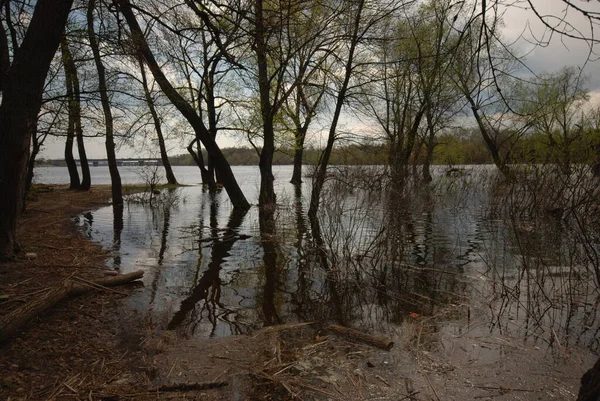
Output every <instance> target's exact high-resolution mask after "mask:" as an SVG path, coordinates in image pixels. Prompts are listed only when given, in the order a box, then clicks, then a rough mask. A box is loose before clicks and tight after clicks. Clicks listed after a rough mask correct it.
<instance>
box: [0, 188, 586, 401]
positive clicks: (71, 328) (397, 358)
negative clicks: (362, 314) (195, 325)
mask: <svg viewBox="0 0 600 401" xmlns="http://www.w3.org/2000/svg"><path fill="white" fill-rule="evenodd" d="M109 196H110V188H109V187H94V188H93V189H92V191H91V192H89V193H82V192H75V191H68V190H67V189H66V188H65V187H37V188H36V189H35V193H34V196H33V198H32V200H31V201H30V202H29V203H28V210H27V212H26V213H25V214H24V215H23V216H22V218H21V220H20V224H19V241H20V243H21V245H22V246H23V248H24V252H23V255H25V254H26V253H35V254H36V257H35V258H31V259H29V258H25V257H24V256H22V257H21V259H19V260H17V261H15V262H12V263H7V264H2V265H0V295H2V296H3V298H2V300H0V316H4V315H6V314H7V313H10V312H11V311H13V310H14V309H15V308H18V307H20V306H22V305H23V304H25V303H27V302H28V301H30V300H31V299H34V298H35V297H37V296H40V294H43V293H44V291H46V290H47V289H48V288H51V287H53V286H57V285H60V283H62V281H63V280H66V279H69V278H71V279H73V277H74V276H76V277H80V278H84V279H85V280H94V279H97V278H102V277H105V276H106V275H107V274H110V273H108V269H107V267H106V266H105V260H106V258H107V256H108V254H107V252H106V251H105V250H103V249H102V248H101V247H100V246H99V245H97V244H94V243H91V242H90V241H88V240H87V239H86V238H84V237H83V236H82V234H81V233H79V232H78V231H77V229H76V224H75V221H74V218H75V217H76V216H78V215H79V214H81V213H82V212H84V211H86V210H90V209H93V208H96V207H99V206H102V205H105V204H106V200H107V199H108V198H109ZM135 288H136V285H135V284H131V285H126V286H121V287H118V288H117V289H116V290H115V291H107V290H101V291H93V292H90V293H89V294H87V295H83V296H79V297H74V298H70V299H68V300H66V301H64V302H62V303H60V304H59V305H57V306H56V307H55V308H53V309H52V310H51V311H50V312H48V313H46V314H44V315H42V316H39V317H38V318H37V319H35V320H34V321H32V322H31V323H30V324H29V325H28V326H27V327H26V328H25V329H24V330H23V331H22V333H20V334H19V335H18V336H16V337H15V338H13V339H11V340H9V341H7V342H5V343H4V344H2V345H1V347H0V399H2V400H150V399H187V400H193V399H197V400H396V401H399V400H410V401H425V400H427V401H429V400H433V401H440V400H475V399H483V400H574V399H575V398H576V394H577V391H578V387H579V379H580V377H581V375H582V374H583V373H584V372H585V370H586V369H588V368H589V367H590V366H591V365H592V364H593V357H592V356H591V355H589V354H585V353H580V352H578V351H577V350H574V349H565V348H553V349H552V350H549V349H541V348H540V347H536V346H533V345H525V344H523V342H522V341H520V340H518V339H511V338H505V337H502V338H501V337H489V336H486V337H481V336H478V335H477V333H478V330H477V325H478V323H477V321H474V322H472V325H473V330H470V331H469V332H466V333H464V334H460V335H457V334H452V333H436V332H432V330H433V329H432V328H434V327H437V326H436V325H435V324H433V322H432V321H431V320H427V319H422V320H420V319H418V318H416V319H414V321H412V322H408V323H406V324H404V325H403V326H402V327H399V328H398V329H397V332H395V333H392V338H391V339H392V340H393V341H394V342H395V345H394V347H393V348H392V349H391V350H383V349H379V348H376V347H373V346H371V345H368V344H365V343H361V342H360V341H357V340H355V339H353V338H345V337H341V336H339V335H337V334H335V333H333V332H331V331H329V330H327V327H326V326H323V325H320V324H317V323H315V324H305V325H282V326H274V327H269V328H265V329H262V330H260V331H258V332H256V333H254V334H253V335H252V336H233V337H227V338H218V339H204V340H197V339H196V340H186V339H178V338H176V337H175V336H174V334H173V333H156V332H154V331H153V330H152V328H151V327H149V326H148V325H147V324H146V323H145V322H144V321H139V319H138V318H136V317H135V316H134V315H133V314H131V312H128V311H127V309H126V308H123V307H122V301H123V299H124V298H126V297H127V294H128V293H129V292H131V291H133V290H135ZM452 313H460V311H458V312H457V311H452ZM438 318H439V319H443V315H441V316H439V317H438ZM465 318H466V317H465ZM388 334H389V333H388Z"/></svg>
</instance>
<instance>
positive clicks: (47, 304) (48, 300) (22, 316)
mask: <svg viewBox="0 0 600 401" xmlns="http://www.w3.org/2000/svg"><path fill="white" fill-rule="evenodd" d="M143 275H144V272H143V271H142V270H138V271H136V272H132V273H128V274H123V275H120V276H116V277H110V278H104V279H102V280H98V281H94V282H85V280H82V281H84V282H81V281H79V282H78V281H76V280H75V279H68V280H65V281H64V282H63V283H62V284H61V285H59V286H56V287H54V288H51V289H49V290H48V291H46V292H45V293H44V294H42V295H39V296H36V297H35V298H33V299H32V300H31V301H29V302H27V303H25V304H24V305H22V306H20V307H18V308H16V309H15V310H13V311H11V312H9V313H8V314H7V315H5V316H3V317H1V318H0V343H2V342H4V341H6V340H8V339H9V338H11V337H13V336H14V335H15V334H17V333H18V332H19V331H20V330H21V329H22V328H23V327H24V326H25V325H26V324H27V323H28V322H29V321H31V320H32V319H34V318H35V317H37V316H38V315H40V314H42V313H44V312H46V311H48V310H50V309H52V307H54V305H56V304H57V303H59V302H60V301H62V300H63V299H65V298H68V297H72V296H76V295H82V294H85V293H86V292H90V291H93V290H97V289H102V288H104V287H114V286H116V285H121V284H126V283H129V282H131V281H134V280H137V279H139V278H142V276H143ZM79 280H81V279H79ZM106 289H107V290H108V288H106Z"/></svg>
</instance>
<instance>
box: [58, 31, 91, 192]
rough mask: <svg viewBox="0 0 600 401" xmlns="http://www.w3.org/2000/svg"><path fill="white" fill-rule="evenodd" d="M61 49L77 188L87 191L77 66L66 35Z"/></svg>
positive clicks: (87, 170)
mask: <svg viewBox="0 0 600 401" xmlns="http://www.w3.org/2000/svg"><path fill="white" fill-rule="evenodd" d="M61 50H62V53H63V64H64V68H65V76H66V82H67V92H69V88H70V93H67V96H68V98H69V123H70V124H69V128H70V129H72V130H73V131H74V134H75V138H76V139H77V152H78V153H79V163H80V165H81V184H79V186H78V189H80V190H83V191H88V190H89V189H90V187H91V186H92V179H91V176H90V166H89V164H88V160H87V154H86V151H85V144H84V142H83V127H82V126H81V89H80V87H79V76H78V74H77V66H76V65H75V61H74V60H73V55H72V53H71V50H70V49H69V43H68V41H67V38H66V36H64V37H63V39H62V40H61ZM71 122H72V128H71Z"/></svg>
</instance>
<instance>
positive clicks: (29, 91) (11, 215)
mask: <svg viewBox="0 0 600 401" xmlns="http://www.w3.org/2000/svg"><path fill="white" fill-rule="evenodd" d="M72 3H73V0H38V1H37V3H36V5H35V10H34V13H33V17H32V18H31V21H30V23H29V28H28V29H27V32H26V34H25V37H24V39H23V43H22V45H21V47H20V48H19V51H18V52H17V53H16V55H15V57H14V59H13V63H12V66H11V67H10V69H9V70H8V72H7V73H6V75H4V76H5V77H6V79H5V80H4V79H3V82H2V104H1V105H0V259H8V258H12V257H13V256H14V253H15V251H16V248H17V242H16V228H17V219H18V217H19V213H20V210H21V205H22V196H23V194H24V187H25V174H26V168H27V160H28V156H29V147H30V143H31V136H32V135H33V134H34V132H33V131H34V130H35V128H36V122H37V115H38V113H39V110H40V107H41V102H42V92H43V90H44V81H45V79H46V75H47V74H48V69H49V68H50V63H51V62H52V58H53V57H54V54H55V53H56V49H58V45H59V43H60V38H61V34H62V31H63V30H64V27H65V24H66V22H67V17H68V15H69V11H70V10H71V5H72ZM3 29H4V28H3V27H0V31H3ZM4 36H6V35H4ZM1 40H2V39H1V38H0V41H1ZM0 50H1V49H0ZM0 56H1V55H0ZM2 68H5V66H3V67H2ZM0 73H2V74H4V71H1V72H0Z"/></svg>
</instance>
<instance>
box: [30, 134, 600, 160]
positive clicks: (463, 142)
mask: <svg viewBox="0 0 600 401" xmlns="http://www.w3.org/2000/svg"><path fill="white" fill-rule="evenodd" d="M506 141H507V142H512V144H511V146H510V147H507V149H510V157H509V158H510V160H511V162H513V163H552V162H555V161H556V158H557V157H559V155H558V154H557V153H559V152H560V146H557V145H556V143H554V144H552V143H549V140H548V136H547V135H542V134H530V135H527V136H520V137H518V138H517V137H515V138H511V137H510V135H509V134H506ZM563 145H564V146H568V148H569V153H570V155H571V161H572V162H574V163H591V162H592V161H593V160H594V157H595V151H596V149H598V148H599V147H600V132H599V131H597V130H587V131H582V132H581V134H580V136H579V138H577V140H576V141H572V142H571V143H568V144H563ZM222 152H223V154H224V155H225V157H226V158H227V160H228V161H229V163H230V164H231V165H236V166H251V165H258V159H259V157H258V154H257V152H256V150H254V149H253V148H246V147H239V148H223V149H222ZM424 153H425V152H424V150H423V151H422V152H420V154H419V156H417V157H422V156H423V155H424ZM320 154H321V149H316V148H307V149H305V151H304V164H306V165H314V164H316V163H317V160H318V158H319V155H320ZM203 155H204V160H206V159H207V154H206V152H203ZM293 155H294V150H293V149H279V150H278V151H277V152H276V153H275V156H274V159H273V164H275V165H290V164H293V163H294V156H293ZM387 155H388V147H387V145H384V144H353V145H346V146H340V147H338V148H334V151H333V155H332V158H331V164H335V165H382V164H386V163H387V157H388V156H387ZM169 160H170V161H171V164H172V165H175V166H193V165H194V160H193V159H192V156H191V155H190V154H189V153H184V154H180V155H176V156H171V157H169ZM414 161H415V160H414V159H413V162H414ZM417 162H420V160H418V159H417ZM433 163H434V164H490V163H493V161H492V158H491V156H490V152H489V150H488V149H487V147H486V145H485V142H484V141H483V139H482V137H481V135H480V134H479V132H478V131H476V130H461V133H460V134H456V133H453V134H442V135H440V136H439V137H438V138H437V145H436V147H435V150H434V157H433ZM38 165H46V166H65V161H64V160H63V159H53V160H45V159H41V160H39V162H38Z"/></svg>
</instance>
